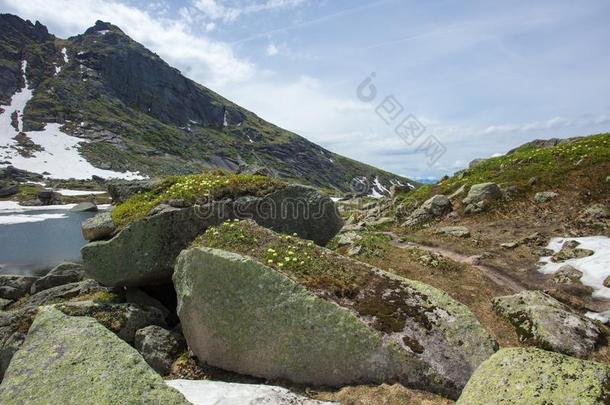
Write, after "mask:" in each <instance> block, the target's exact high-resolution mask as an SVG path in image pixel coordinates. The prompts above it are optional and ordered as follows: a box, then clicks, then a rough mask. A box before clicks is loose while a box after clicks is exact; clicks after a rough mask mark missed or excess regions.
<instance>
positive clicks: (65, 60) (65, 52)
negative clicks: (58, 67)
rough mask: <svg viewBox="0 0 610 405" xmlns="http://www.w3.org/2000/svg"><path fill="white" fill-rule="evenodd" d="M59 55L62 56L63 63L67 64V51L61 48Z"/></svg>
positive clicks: (68, 60) (68, 59)
mask: <svg viewBox="0 0 610 405" xmlns="http://www.w3.org/2000/svg"><path fill="white" fill-rule="evenodd" d="M61 54H62V55H63V56H64V63H69V62H70V58H68V50H67V49H66V48H61Z"/></svg>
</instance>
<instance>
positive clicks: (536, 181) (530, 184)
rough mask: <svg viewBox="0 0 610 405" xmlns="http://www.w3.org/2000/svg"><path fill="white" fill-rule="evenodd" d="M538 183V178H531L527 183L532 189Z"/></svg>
mask: <svg viewBox="0 0 610 405" xmlns="http://www.w3.org/2000/svg"><path fill="white" fill-rule="evenodd" d="M536 183H538V177H531V178H530V179H529V180H528V181H527V185H528V186H530V187H532V186H533V185H534V184H536Z"/></svg>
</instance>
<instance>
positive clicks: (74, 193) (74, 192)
mask: <svg viewBox="0 0 610 405" xmlns="http://www.w3.org/2000/svg"><path fill="white" fill-rule="evenodd" d="M54 191H55V192H56V193H59V194H61V195H65V196H79V195H91V194H94V195H96V194H105V193H106V192H105V191H91V190H68V189H63V188H61V189H59V190H54Z"/></svg>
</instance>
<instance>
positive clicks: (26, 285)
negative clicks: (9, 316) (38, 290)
mask: <svg viewBox="0 0 610 405" xmlns="http://www.w3.org/2000/svg"><path fill="white" fill-rule="evenodd" d="M37 279H38V277H31V276H20V275H4V274H3V275H0V298H4V299H7V300H17V299H19V298H21V297H23V296H24V295H25V294H27V293H29V292H30V287H31V286H32V284H33V283H34V282H35V281H36V280H37Z"/></svg>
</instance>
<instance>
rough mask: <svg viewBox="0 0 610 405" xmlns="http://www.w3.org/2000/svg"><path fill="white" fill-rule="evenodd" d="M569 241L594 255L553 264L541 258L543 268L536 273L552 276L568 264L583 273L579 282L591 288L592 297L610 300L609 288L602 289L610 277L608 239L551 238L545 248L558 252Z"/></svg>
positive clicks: (592, 237)
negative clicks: (574, 242)
mask: <svg viewBox="0 0 610 405" xmlns="http://www.w3.org/2000/svg"><path fill="white" fill-rule="evenodd" d="M571 240H574V241H577V242H579V243H580V245H579V246H578V248H581V249H589V250H592V251H593V252H595V253H594V254H593V255H592V256H588V257H582V258H577V259H570V260H566V261H564V262H561V263H553V262H552V261H551V260H550V259H551V258H550V257H542V258H541V259H540V261H541V262H542V263H543V266H542V267H540V268H539V269H538V271H540V272H541V273H544V274H553V273H555V272H556V271H557V270H559V268H560V267H561V266H564V265H566V264H569V265H570V266H573V267H574V268H576V269H578V270H580V271H582V272H583V276H582V277H581V279H580V281H581V282H582V283H583V284H584V285H588V286H590V287H592V288H593V297H596V298H610V288H607V287H604V280H605V279H606V277H608V276H610V238H608V237H606V236H587V237H582V238H553V239H551V241H550V242H549V245H548V246H547V248H548V249H551V250H553V251H554V252H559V251H560V250H561V246H562V245H563V244H564V242H567V241H571Z"/></svg>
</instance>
